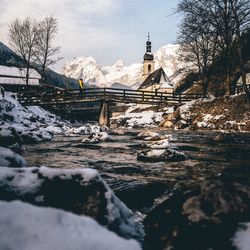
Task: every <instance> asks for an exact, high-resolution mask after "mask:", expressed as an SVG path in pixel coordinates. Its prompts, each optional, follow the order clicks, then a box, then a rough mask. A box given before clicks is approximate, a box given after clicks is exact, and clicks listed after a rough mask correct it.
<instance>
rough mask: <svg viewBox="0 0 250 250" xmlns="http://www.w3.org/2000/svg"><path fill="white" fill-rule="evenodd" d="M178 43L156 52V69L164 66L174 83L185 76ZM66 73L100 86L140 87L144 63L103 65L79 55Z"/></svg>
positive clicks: (67, 64) (69, 63)
mask: <svg viewBox="0 0 250 250" xmlns="http://www.w3.org/2000/svg"><path fill="white" fill-rule="evenodd" d="M178 48H179V45H177V44H168V45H165V46H162V47H161V48H160V49H158V50H157V51H156V52H155V66H156V69H157V68H160V67H163V68H164V70H165V72H166V74H167V75H168V77H170V79H171V80H172V81H173V82H174V83H178V81H179V80H180V78H181V77H182V76H183V70H182V69H183V68H185V65H184V64H183V63H182V62H180V60H179V56H178V53H177V51H178ZM62 73H63V74H64V75H66V76H69V77H73V78H76V79H79V78H83V79H85V81H86V82H88V83H90V84H92V85H96V86H98V87H111V86H112V85H113V84H115V83H119V84H123V85H127V86H130V87H132V88H138V86H139V84H140V83H142V81H143V79H142V63H134V64H132V65H129V66H126V65H125V63H124V62H123V61H122V60H118V61H117V62H116V63H115V64H114V65H112V66H103V65H100V64H98V63H97V62H96V60H95V59H94V58H92V57H78V58H75V59H73V60H71V61H68V62H67V63H66V64H65V66H64V68H63V72H62Z"/></svg>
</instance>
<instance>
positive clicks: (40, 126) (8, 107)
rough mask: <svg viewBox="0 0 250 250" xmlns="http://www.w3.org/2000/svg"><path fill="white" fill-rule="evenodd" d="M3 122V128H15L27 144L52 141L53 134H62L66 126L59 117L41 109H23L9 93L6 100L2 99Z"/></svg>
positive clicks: (0, 109)
mask: <svg viewBox="0 0 250 250" xmlns="http://www.w3.org/2000/svg"><path fill="white" fill-rule="evenodd" d="M1 121H2V123H3V125H2V126H5V127H8V128H9V129H11V128H14V129H15V130H16V131H17V133H19V134H20V135H21V137H22V138H23V139H24V141H25V142H40V141H44V140H51V139H52V138H53V134H54V133H61V132H62V131H63V130H62V127H63V126H64V125H65V123H63V122H62V121H61V120H60V119H59V118H58V117H57V116H55V115H53V114H51V113H50V112H48V111H46V110H44V109H43V108H41V107H38V106H32V107H28V108H25V107H23V106H22V105H21V104H20V103H19V102H18V101H17V100H16V98H15V95H14V94H13V93H9V92H6V95H5V98H4V99H0V122H1ZM47 128H48V129H47Z"/></svg>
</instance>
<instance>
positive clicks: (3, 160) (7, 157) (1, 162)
mask: <svg viewBox="0 0 250 250" xmlns="http://www.w3.org/2000/svg"><path fill="white" fill-rule="evenodd" d="M26 166H27V162H26V161H25V160H24V158H23V157H22V156H21V155H19V154H17V153H15V152H14V151H12V150H11V149H9V148H4V147H0V167H12V168H18V167H26ZM0 171H1V170H0Z"/></svg>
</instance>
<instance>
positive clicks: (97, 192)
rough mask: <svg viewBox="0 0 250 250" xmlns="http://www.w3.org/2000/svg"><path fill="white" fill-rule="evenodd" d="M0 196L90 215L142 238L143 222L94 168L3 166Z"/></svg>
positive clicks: (3, 198)
mask: <svg viewBox="0 0 250 250" xmlns="http://www.w3.org/2000/svg"><path fill="white" fill-rule="evenodd" d="M0 190H1V192H0V200H6V201H10V200H16V199H18V200H21V201H24V202H28V203H32V204H35V205H38V206H45V207H54V208H60V209H63V210H66V211H70V212H72V213H75V214H78V215H87V216H90V217H92V218H94V219H95V220H96V221H98V222H99V223H100V224H102V225H105V226H106V227H107V228H109V229H110V230H111V231H114V232H116V233H117V234H119V235H120V236H123V237H125V238H135V239H137V240H139V241H142V238H143V233H142V227H141V225H140V223H138V222H135V218H134V215H133V214H132V212H131V211H130V210H129V209H128V208H127V207H126V206H125V205H124V204H123V203H122V202H121V201H120V200H119V199H118V198H117V197H116V196H115V195H114V194H113V192H112V191H111V190H110V189H109V187H108V186H107V185H106V183H105V182H104V181H103V180H102V179H101V177H100V175H99V174H98V172H97V171H95V170H92V169H75V170H74V169H72V170H69V169H64V170H62V169H50V168H46V167H41V168H25V169H24V168H23V169H10V168H1V171H0Z"/></svg>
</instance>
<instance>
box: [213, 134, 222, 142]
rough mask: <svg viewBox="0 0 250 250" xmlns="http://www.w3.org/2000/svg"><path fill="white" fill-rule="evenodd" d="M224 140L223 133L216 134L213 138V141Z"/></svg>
mask: <svg viewBox="0 0 250 250" xmlns="http://www.w3.org/2000/svg"><path fill="white" fill-rule="evenodd" d="M223 140H224V136H223V134H219V135H216V136H215V137H214V138H213V141H215V142H222V141H223Z"/></svg>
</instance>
